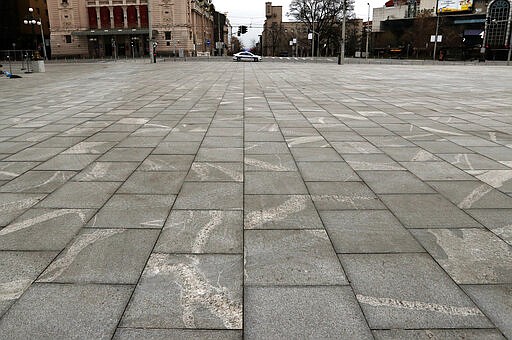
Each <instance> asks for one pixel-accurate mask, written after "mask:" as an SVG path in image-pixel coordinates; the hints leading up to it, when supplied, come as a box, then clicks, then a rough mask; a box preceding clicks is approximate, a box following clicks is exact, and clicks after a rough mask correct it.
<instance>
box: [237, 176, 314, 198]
mask: <svg viewBox="0 0 512 340" xmlns="http://www.w3.org/2000/svg"><path fill="white" fill-rule="evenodd" d="M307 193H308V192H307V189H306V186H305V185H304V182H303V180H302V178H301V177H300V175H299V173H298V172H275V171H273V172H263V171H262V172H247V173H246V174H245V194H250V195H253V194H307Z"/></svg>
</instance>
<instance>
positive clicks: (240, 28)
mask: <svg viewBox="0 0 512 340" xmlns="http://www.w3.org/2000/svg"><path fill="white" fill-rule="evenodd" d="M241 31H242V26H238V32H237V35H238V36H240V32H241Z"/></svg>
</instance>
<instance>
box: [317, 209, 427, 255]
mask: <svg viewBox="0 0 512 340" xmlns="http://www.w3.org/2000/svg"><path fill="white" fill-rule="evenodd" d="M320 216H321V217H322V221H323V223H324V225H325V229H326V230H327V233H328V234H329V238H330V239H331V242H332V243H333V245H334V249H335V250H336V252H337V253H396V252H422V251H424V250H423V248H422V247H421V246H420V245H419V244H418V242H416V240H415V239H414V238H413V237H412V235H411V234H410V233H409V231H407V230H406V229H405V228H404V227H403V226H402V225H401V224H400V222H399V221H398V220H397V219H396V218H395V217H394V216H393V215H392V214H391V213H390V212H389V211H386V210H344V211H322V212H321V213H320Z"/></svg>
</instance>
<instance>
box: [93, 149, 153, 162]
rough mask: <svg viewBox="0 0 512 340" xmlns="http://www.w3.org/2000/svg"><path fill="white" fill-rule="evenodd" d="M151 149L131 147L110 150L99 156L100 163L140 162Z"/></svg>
mask: <svg viewBox="0 0 512 340" xmlns="http://www.w3.org/2000/svg"><path fill="white" fill-rule="evenodd" d="M152 150H153V149H152V148H144V147H131V148H120V147H116V148H112V149H110V150H109V151H108V152H106V153H105V154H104V155H103V156H101V157H100V158H99V159H98V161H100V162H142V161H143V160H144V159H145V158H146V157H147V156H148V155H149V154H150V153H151V151H152Z"/></svg>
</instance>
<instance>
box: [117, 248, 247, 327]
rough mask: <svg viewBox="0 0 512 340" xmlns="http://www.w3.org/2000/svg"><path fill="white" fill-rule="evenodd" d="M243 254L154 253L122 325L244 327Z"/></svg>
mask: <svg viewBox="0 0 512 340" xmlns="http://www.w3.org/2000/svg"><path fill="white" fill-rule="evenodd" d="M242 271H243V264H242V256H241V255H169V254H153V255H151V257H150V259H149V261H148V264H147V266H146V268H145V270H144V273H143V274H142V277H141V279H140V282H139V283H138V285H137V288H136V289H135V293H134V295H133V297H132V300H131V301H130V304H129V305H128V308H127V309H126V312H125V313H124V316H123V319H122V320H121V324H120V326H121V327H137V328H201V329H241V328H242Z"/></svg>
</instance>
